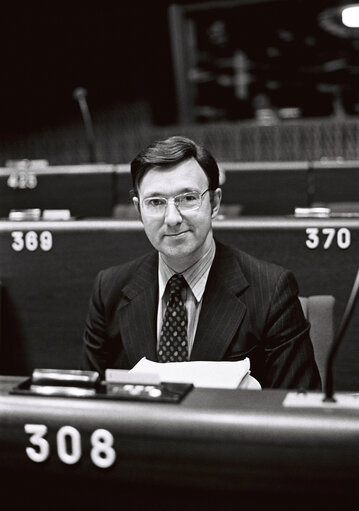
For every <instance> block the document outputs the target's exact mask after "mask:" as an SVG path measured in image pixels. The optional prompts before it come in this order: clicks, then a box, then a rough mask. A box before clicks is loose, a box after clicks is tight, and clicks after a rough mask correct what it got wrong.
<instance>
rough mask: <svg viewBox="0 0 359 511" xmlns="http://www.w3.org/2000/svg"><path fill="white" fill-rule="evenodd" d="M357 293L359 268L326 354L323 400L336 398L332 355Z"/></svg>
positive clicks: (343, 330)
mask: <svg viewBox="0 0 359 511" xmlns="http://www.w3.org/2000/svg"><path fill="white" fill-rule="evenodd" d="M358 294H359V268H358V271H357V274H356V277H355V280H354V284H353V287H352V290H351V293H350V296H349V299H348V302H347V305H346V307H345V311H344V314H343V318H342V321H341V324H340V327H339V330H338V333H337V335H336V336H335V338H334V340H333V343H332V345H331V348H330V350H329V352H328V355H327V361H326V369H325V382H324V398H323V401H324V402H329V403H335V402H336V399H335V398H334V396H333V393H334V383H333V361H334V357H335V355H336V353H337V351H338V348H339V346H340V344H341V342H342V340H343V337H344V334H345V332H346V330H347V328H348V325H349V322H350V319H351V317H352V315H353V312H354V306H355V303H356V300H357V298H358Z"/></svg>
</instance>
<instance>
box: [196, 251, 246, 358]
mask: <svg viewBox="0 0 359 511" xmlns="http://www.w3.org/2000/svg"><path fill="white" fill-rule="evenodd" d="M216 245H217V248H216V256H215V259H214V261H213V265H212V268H211V271H210V274H209V276H208V281H207V286H206V290H205V293H204V299H203V304H202V309H201V314H200V318H199V323H198V327H197V332H196V337H195V341H194V344H193V349H192V352H191V357H190V358H191V360H221V359H223V356H224V354H225V352H226V351H227V349H228V346H229V344H230V342H231V341H232V339H233V337H234V335H235V333H236V331H237V330H238V328H239V326H240V324H241V322H242V320H243V318H244V315H245V312H246V306H245V305H244V303H243V302H242V301H241V300H240V298H239V294H240V293H241V292H242V291H243V290H244V289H245V288H247V287H248V285H249V284H248V282H247V280H246V278H245V276H244V274H243V272H242V269H241V267H240V265H239V262H238V260H237V258H236V257H235V255H234V253H233V251H232V250H231V249H230V248H229V247H225V246H224V245H221V244H220V243H217V244H216Z"/></svg>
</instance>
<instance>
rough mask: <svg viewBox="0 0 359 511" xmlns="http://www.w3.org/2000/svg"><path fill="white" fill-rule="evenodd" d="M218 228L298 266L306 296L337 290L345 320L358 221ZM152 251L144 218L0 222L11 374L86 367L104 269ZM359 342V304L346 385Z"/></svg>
mask: <svg viewBox="0 0 359 511" xmlns="http://www.w3.org/2000/svg"><path fill="white" fill-rule="evenodd" d="M14 233H18V234H14ZM29 233H31V234H29ZM43 233H45V235H44V234H43ZM46 233H50V234H51V237H52V241H51V248H50V249H49V246H50V244H49V235H48V234H46ZM215 235H216V237H217V238H218V239H219V240H220V241H223V242H225V243H229V244H232V245H234V246H237V247H238V248H241V249H242V250H245V251H247V252H249V253H251V254H253V255H255V256H257V257H259V258H262V259H266V260H268V261H272V262H275V263H277V264H281V265H283V266H284V267H286V268H289V269H291V270H292V271H293V272H294V273H295V275H296V277H297V280H298V283H299V288H300V294H301V295H303V296H307V295H311V294H333V295H334V296H335V298H336V300H337V304H336V316H335V319H336V326H337V327H338V324H339V320H340V318H341V317H342V314H343V312H344V307H345V304H346V302H347V299H348V297H349V293H350V290H351V287H352V284H353V282H354V278H355V274H356V271H357V267H358V254H359V221H358V220H355V219H348V220H345V219H337V220H335V219H330V220H328V219H318V220H299V219H294V218H284V217H282V218H281V217H277V218H263V219H256V218H247V219H245V218H243V219H240V220H238V221H233V222H229V221H222V222H220V221H218V222H216V223H215ZM14 247H15V249H16V250H15V249H14ZM35 247H36V248H35ZM20 248H21V250H20ZM149 250H151V246H150V244H149V242H148V240H147V238H146V236H145V234H144V232H143V230H142V226H141V223H140V222H120V221H115V220H112V221H111V220H106V221H100V220H96V221H95V220H94V221H92V222H90V221H88V222H86V221H77V222H62V223H61V222H19V223H15V222H12V223H11V222H2V223H0V261H1V262H0V280H1V281H2V284H3V300H2V332H1V335H2V339H1V341H2V354H1V359H0V364H1V370H2V372H3V373H6V374H30V373H31V371H32V369H33V368H35V367H58V368H74V367H77V363H78V361H79V358H80V351H81V343H82V340H81V337H82V330H83V326H84V321H85V316H86V312H87V304H88V299H89V296H90V292H91V288H92V285H93V281H94V278H95V275H96V273H97V272H98V271H99V270H100V269H102V268H105V267H107V266H111V265H114V264H119V263H122V262H125V261H127V260H130V259H132V258H134V257H136V256H139V255H142V254H144V253H146V252H147V251H149ZM358 340H359V315H358V314H357V311H356V313H355V315H354V317H353V320H352V323H351V325H350V327H349V328H348V331H347V334H346V336H345V339H344V342H343V345H342V347H341V348H340V350H339V353H338V355H337V359H336V365H335V367H336V371H335V373H336V384H337V387H338V388H340V389H343V390H346V389H348V390H351V389H352V390H357V389H358V388H359V374H358V373H359V369H358V367H359V364H358V361H359V343H358Z"/></svg>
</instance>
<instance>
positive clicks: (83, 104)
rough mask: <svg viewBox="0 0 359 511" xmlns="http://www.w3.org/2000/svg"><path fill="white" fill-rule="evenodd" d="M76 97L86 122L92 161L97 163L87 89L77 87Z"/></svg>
mask: <svg viewBox="0 0 359 511" xmlns="http://www.w3.org/2000/svg"><path fill="white" fill-rule="evenodd" d="M72 95H73V97H74V99H76V100H77V101H78V103H79V106H80V110H81V114H82V118H83V121H84V124H85V131H86V138H87V144H88V150H89V156H90V162H91V163H96V149H95V135H94V130H93V127H92V120H91V115H90V111H89V109H88V106H87V101H86V95H87V90H86V89H84V88H83V87H77V88H76V89H75V90H74V91H73V93H72Z"/></svg>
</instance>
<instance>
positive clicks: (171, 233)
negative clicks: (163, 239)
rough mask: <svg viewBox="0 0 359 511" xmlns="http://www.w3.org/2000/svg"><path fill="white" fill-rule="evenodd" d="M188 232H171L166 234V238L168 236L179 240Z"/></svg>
mask: <svg viewBox="0 0 359 511" xmlns="http://www.w3.org/2000/svg"><path fill="white" fill-rule="evenodd" d="M186 232H188V231H180V232H169V233H166V234H165V236H168V237H170V238H179V237H180V236H183V235H184V234H186Z"/></svg>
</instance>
